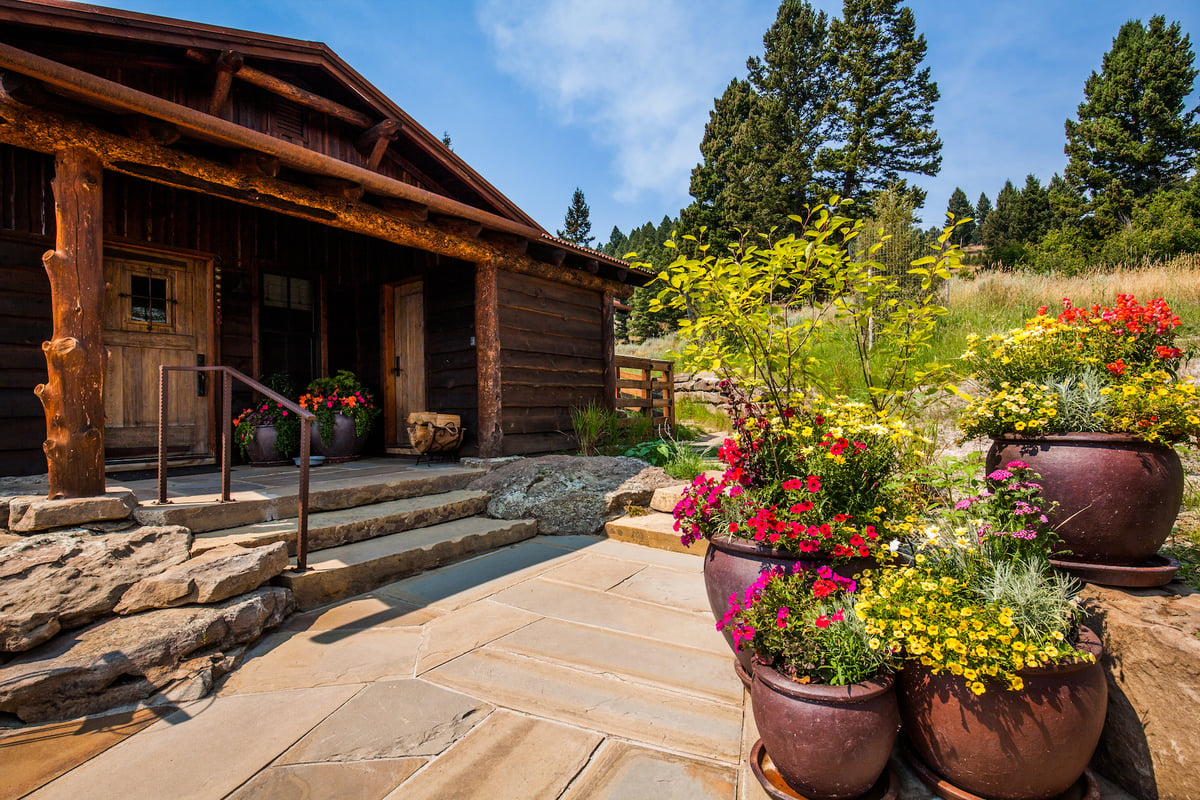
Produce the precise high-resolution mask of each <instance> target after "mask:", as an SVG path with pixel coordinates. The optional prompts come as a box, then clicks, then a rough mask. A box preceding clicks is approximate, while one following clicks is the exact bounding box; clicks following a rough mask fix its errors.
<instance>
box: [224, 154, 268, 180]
mask: <svg viewBox="0 0 1200 800" xmlns="http://www.w3.org/2000/svg"><path fill="white" fill-rule="evenodd" d="M233 166H234V168H235V169H237V170H238V171H239V172H244V173H246V174H247V175H265V176H267V177H268V178H274V177H275V176H276V175H278V174H279V159H278V158H276V157H275V156H268V155H264V154H263V153H256V152H254V151H253V150H239V151H237V152H236V153H235V154H234V156H233Z"/></svg>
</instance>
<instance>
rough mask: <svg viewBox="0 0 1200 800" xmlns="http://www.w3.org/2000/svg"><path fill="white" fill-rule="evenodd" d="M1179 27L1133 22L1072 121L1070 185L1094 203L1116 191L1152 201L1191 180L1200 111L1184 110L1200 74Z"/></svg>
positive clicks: (1123, 28) (1163, 22)
mask: <svg viewBox="0 0 1200 800" xmlns="http://www.w3.org/2000/svg"><path fill="white" fill-rule="evenodd" d="M1193 60H1194V56H1193V53H1192V46H1191V40H1190V38H1189V37H1188V36H1186V35H1184V34H1182V32H1181V31H1180V28H1179V23H1178V22H1173V23H1171V24H1170V25H1167V24H1166V20H1165V19H1164V18H1163V17H1162V16H1161V15H1159V16H1154V17H1151V18H1150V25H1149V26H1148V27H1147V26H1143V25H1142V23H1141V21H1140V20H1130V21H1129V22H1126V23H1125V24H1124V25H1122V26H1121V29H1120V31H1119V32H1118V33H1117V36H1116V38H1115V39H1113V46H1112V49H1111V50H1110V51H1108V52H1107V53H1105V55H1104V59H1103V61H1102V62H1101V66H1100V72H1099V74H1097V73H1095V72H1093V73H1092V74H1091V76H1090V77H1089V78H1088V79H1087V83H1086V84H1085V85H1084V90H1083V95H1084V100H1083V102H1082V103H1080V104H1079V109H1078V114H1077V117H1078V119H1077V120H1067V121H1066V126H1065V127H1066V133H1067V144H1066V147H1065V148H1064V151H1065V152H1066V154H1067V158H1068V163H1067V170H1066V178H1067V180H1068V181H1069V182H1070V183H1071V184H1072V185H1073V186H1074V187H1076V188H1077V189H1079V190H1081V191H1084V192H1086V193H1088V195H1089V196H1090V197H1091V198H1093V199H1094V198H1095V197H1096V196H1098V195H1100V194H1102V193H1105V192H1108V191H1110V188H1112V187H1113V186H1114V184H1119V186H1120V188H1121V189H1123V190H1124V191H1125V192H1128V193H1130V194H1131V195H1132V197H1133V198H1139V197H1145V196H1147V195H1149V194H1151V193H1152V192H1154V191H1155V190H1157V189H1160V188H1163V187H1165V186H1167V185H1169V184H1170V183H1171V182H1173V181H1175V180H1177V179H1180V178H1182V177H1184V176H1185V175H1186V174H1187V173H1188V171H1189V169H1191V162H1192V160H1193V159H1194V158H1195V156H1196V152H1197V149H1198V148H1200V126H1198V125H1197V123H1196V115H1197V111H1198V110H1200V109H1192V110H1190V111H1186V110H1185V102H1186V99H1187V96H1188V95H1189V94H1190V93H1191V91H1192V85H1193V82H1194V80H1195V78H1196V74H1197V71H1196V69H1194V68H1193V66H1192V63H1193Z"/></svg>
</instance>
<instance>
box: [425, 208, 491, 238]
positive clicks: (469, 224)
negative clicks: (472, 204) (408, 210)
mask: <svg viewBox="0 0 1200 800" xmlns="http://www.w3.org/2000/svg"><path fill="white" fill-rule="evenodd" d="M429 221H430V223H432V224H433V225H434V226H435V227H437V229H438V230H442V231H446V232H448V233H456V234H458V235H459V236H465V237H467V238H468V239H474V238H475V237H477V236H478V235H479V234H480V233H482V232H483V225H482V224H481V223H479V222H476V221H475V220H472V219H459V218H458V217H448V216H445V215H443V214H431V215H430V217H429Z"/></svg>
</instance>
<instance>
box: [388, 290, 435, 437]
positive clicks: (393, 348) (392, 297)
mask: <svg viewBox="0 0 1200 800" xmlns="http://www.w3.org/2000/svg"><path fill="white" fill-rule="evenodd" d="M382 349H383V360H384V363H383V375H384V379H383V408H384V422H385V426H384V427H385V435H386V437H387V452H389V453H397V454H411V453H414V452H416V451H415V450H413V449H412V447H411V445H410V443H409V441H408V428H407V424H406V423H407V421H408V415H409V414H410V413H412V412H414V411H427V410H428V409H427V408H426V397H425V284H424V282H423V281H420V280H410V281H405V282H403V283H395V284H390V285H387V286H385V287H384V292H383V348H382Z"/></svg>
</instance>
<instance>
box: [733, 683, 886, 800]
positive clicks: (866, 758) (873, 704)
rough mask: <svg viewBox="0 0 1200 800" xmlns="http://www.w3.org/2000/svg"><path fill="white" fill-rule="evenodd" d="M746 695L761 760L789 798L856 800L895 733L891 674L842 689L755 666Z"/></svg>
mask: <svg viewBox="0 0 1200 800" xmlns="http://www.w3.org/2000/svg"><path fill="white" fill-rule="evenodd" d="M750 696H751V702H752V703H753V707H754V722H755V724H756V725H757V726H758V733H759V735H760V736H761V737H762V743H763V746H764V747H765V748H766V751H767V755H768V756H770V758H771V761H772V762H773V763H774V765H775V768H776V769H777V770H779V774H780V776H781V777H782V778H783V780H784V781H785V782H786V783H787V785H788V786H789V787H791V788H792V789H793V790H794V791H795V792H796V793H798V794H800V795H802V796H804V797H806V798H811V799H812V800H844V799H847V798H855V797H859V796H860V795H863V794H865V793H866V792H867V790H869V789H870V788H871V787H872V786H874V785H875V783H876V782H877V781H878V779H879V776H880V775H882V774H883V771H884V769H885V768H886V767H887V763H888V756H889V755H890V754H891V752H892V747H893V745H894V744H895V743H896V734H897V732H898V731H899V730H900V710H899V707H898V705H897V702H896V692H895V687H894V686H893V682H892V676H891V675H879V676H876V677H874V678H871V679H870V680H866V681H863V682H862V683H855V684H851V685H850V686H826V685H824V684H802V683H796V682H795V681H793V680H792V679H791V678H788V677H786V676H784V675H781V674H780V673H778V672H776V671H775V670H774V669H773V668H771V667H770V666H768V665H766V664H763V663H761V662H757V663H755V666H754V690H753V691H752V692H751V695H750Z"/></svg>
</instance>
